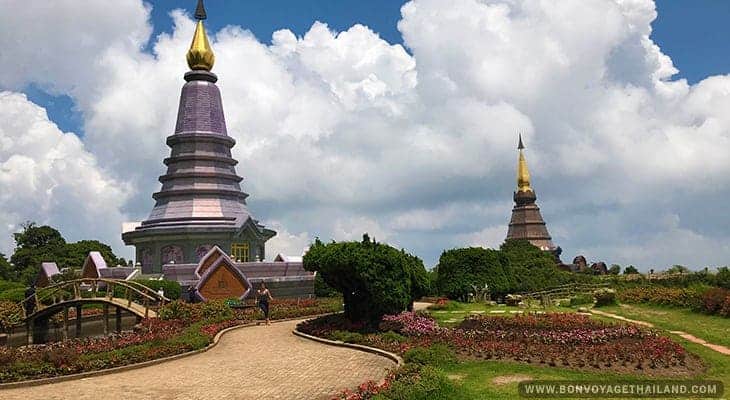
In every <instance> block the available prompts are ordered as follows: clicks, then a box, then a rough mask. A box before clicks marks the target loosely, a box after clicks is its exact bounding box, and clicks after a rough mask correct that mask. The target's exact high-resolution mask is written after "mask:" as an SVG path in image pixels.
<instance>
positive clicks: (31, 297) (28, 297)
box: [24, 283, 36, 316]
mask: <svg viewBox="0 0 730 400" xmlns="http://www.w3.org/2000/svg"><path fill="white" fill-rule="evenodd" d="M35 300H36V299H35V283H31V284H30V287H28V289H26V290H25V304H24V306H25V315H26V316H27V315H31V314H33V312H34V311H35V305H36V304H35Z"/></svg>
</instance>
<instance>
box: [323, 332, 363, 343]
mask: <svg viewBox="0 0 730 400" xmlns="http://www.w3.org/2000/svg"><path fill="white" fill-rule="evenodd" d="M330 339H332V340H339V341H340V342H345V343H363V341H364V338H363V335H362V334H360V333H357V332H348V331H334V332H332V333H330Z"/></svg>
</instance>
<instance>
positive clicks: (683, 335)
mask: <svg viewBox="0 0 730 400" xmlns="http://www.w3.org/2000/svg"><path fill="white" fill-rule="evenodd" d="M591 312H592V313H593V314H597V315H601V316H604V317H609V318H614V319H617V320H620V321H625V322H630V323H632V324H637V325H643V326H645V327H647V328H654V324H652V323H650V322H646V321H638V320H635V319H628V318H626V317H622V316H620V315H617V314H612V313H608V312H605V311H600V310H591ZM669 333H671V334H673V335H678V336H680V337H681V338H683V339H685V340H688V341H690V342H692V343H697V344H701V345H703V346H705V347H707V348H709V349H712V350H715V351H716V352H718V353H721V354H725V355H730V348H728V347H726V346H722V345H719V344H713V343H709V342H707V341H705V340H703V339H700V338H698V337H697V336H694V335H691V334H689V333H687V332H683V331H669Z"/></svg>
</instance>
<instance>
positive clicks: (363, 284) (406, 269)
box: [304, 235, 429, 327]
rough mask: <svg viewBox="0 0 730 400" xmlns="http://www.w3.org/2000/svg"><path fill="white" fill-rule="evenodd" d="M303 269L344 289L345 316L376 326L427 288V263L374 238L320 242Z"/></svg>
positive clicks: (342, 291)
mask: <svg viewBox="0 0 730 400" xmlns="http://www.w3.org/2000/svg"><path fill="white" fill-rule="evenodd" d="M304 268H305V269H307V270H308V271H317V273H318V275H321V276H322V279H323V280H324V282H325V283H327V285H329V286H331V287H332V288H334V289H336V290H337V291H339V292H341V293H342V295H343V298H344V303H345V316H346V317H347V318H348V319H349V320H350V321H353V322H355V321H361V322H365V323H367V324H368V325H369V326H371V327H377V326H378V323H379V322H380V319H381V318H382V316H383V315H386V314H398V313H400V312H401V311H404V310H406V309H407V308H408V307H409V305H410V304H411V303H412V302H413V301H414V300H415V299H418V298H420V297H421V296H423V295H425V294H426V293H427V292H428V284H429V278H428V275H427V273H426V268H424V266H423V261H421V260H420V259H419V258H418V257H415V256H413V255H411V254H408V253H406V252H405V251H403V250H397V249H395V248H393V247H391V246H388V245H386V244H381V243H377V242H375V241H371V240H370V238H369V237H368V236H367V235H364V236H363V241H362V242H341V243H336V242H332V243H328V244H324V243H322V242H321V241H319V240H316V241H315V242H314V244H313V245H312V246H311V247H310V248H309V251H308V252H307V254H305V255H304Z"/></svg>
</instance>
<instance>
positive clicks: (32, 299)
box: [19, 278, 170, 320]
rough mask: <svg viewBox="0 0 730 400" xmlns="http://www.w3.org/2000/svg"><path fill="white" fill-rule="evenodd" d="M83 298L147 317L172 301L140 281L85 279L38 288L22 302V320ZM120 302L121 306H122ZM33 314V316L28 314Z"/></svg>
mask: <svg viewBox="0 0 730 400" xmlns="http://www.w3.org/2000/svg"><path fill="white" fill-rule="evenodd" d="M81 299H105V300H106V301H108V302H112V301H113V299H114V301H115V302H116V303H117V304H119V305H123V306H125V308H127V309H131V308H132V307H133V306H135V307H143V309H144V316H145V317H147V316H149V311H151V310H152V311H157V310H158V309H159V308H160V307H161V306H163V305H165V304H166V303H168V302H170V299H168V298H166V297H164V296H162V295H160V294H159V293H157V292H156V291H154V290H152V289H150V288H148V287H147V286H144V285H142V284H141V283H138V282H133V281H125V280H119V279H106V278H82V279H74V280H69V281H64V282H59V283H56V284H53V285H51V286H47V287H44V288H40V289H38V290H37V291H36V292H35V293H34V294H33V295H31V296H29V297H27V298H26V299H24V300H23V301H21V303H20V304H19V305H20V308H21V309H22V319H23V320H26V319H28V318H29V317H31V316H32V315H34V314H38V313H39V312H41V311H43V310H45V309H48V308H51V307H54V306H58V305H59V304H60V303H64V302H71V301H77V300H81ZM120 303H121V304H120ZM29 311H30V313H29Z"/></svg>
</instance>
